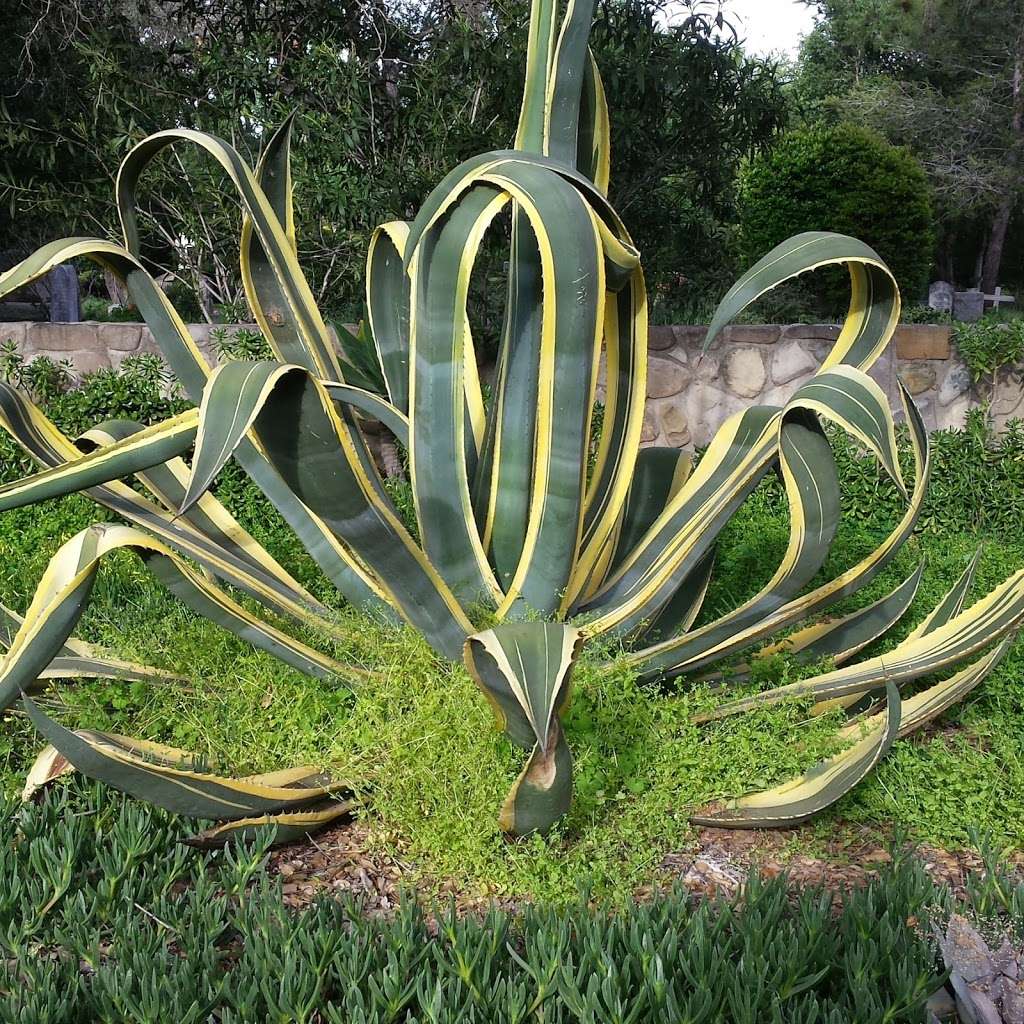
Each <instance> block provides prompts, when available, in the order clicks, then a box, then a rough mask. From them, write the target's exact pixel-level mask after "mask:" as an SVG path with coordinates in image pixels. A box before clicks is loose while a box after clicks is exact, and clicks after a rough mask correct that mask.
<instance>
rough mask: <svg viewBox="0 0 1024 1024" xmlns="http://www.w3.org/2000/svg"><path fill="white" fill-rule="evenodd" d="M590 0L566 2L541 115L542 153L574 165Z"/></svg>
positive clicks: (590, 19) (591, 17) (587, 55)
mask: <svg viewBox="0 0 1024 1024" xmlns="http://www.w3.org/2000/svg"><path fill="white" fill-rule="evenodd" d="M593 20H594V0H569V2H568V4H567V6H566V10H565V15H564V16H563V18H562V27H561V30H560V31H559V33H558V42H557V44H556V45H555V52H554V59H553V61H552V65H551V72H550V78H549V80H548V89H547V98H546V101H545V112H544V114H545V116H544V152H545V153H547V155H548V156H550V157H554V158H555V159H556V160H561V161H563V162H564V163H567V164H570V165H572V166H575V165H576V159H577V156H576V152H577V139H578V137H579V130H580V106H581V99H582V96H583V85H584V80H585V78H586V75H587V71H588V69H589V67H590V49H589V47H588V46H587V40H588V39H589V38H590V25H591V23H592V22H593Z"/></svg>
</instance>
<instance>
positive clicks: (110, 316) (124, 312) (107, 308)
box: [82, 295, 142, 324]
mask: <svg viewBox="0 0 1024 1024" xmlns="http://www.w3.org/2000/svg"><path fill="white" fill-rule="evenodd" d="M82 319H83V320H95V321H97V322H99V323H113V324H124V323H141V322H142V317H141V316H140V315H139V311H138V310H137V309H136V308H135V307H134V306H119V305H117V304H115V303H111V302H110V301H109V300H108V299H101V298H98V297H97V296H95V295H87V296H86V297H85V298H84V299H82Z"/></svg>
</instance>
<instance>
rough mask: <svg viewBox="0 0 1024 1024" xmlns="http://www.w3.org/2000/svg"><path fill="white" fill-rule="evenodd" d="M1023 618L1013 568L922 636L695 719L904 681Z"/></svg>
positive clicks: (1022, 586)
mask: <svg viewBox="0 0 1024 1024" xmlns="http://www.w3.org/2000/svg"><path fill="white" fill-rule="evenodd" d="M1022 619H1024V570H1021V571H1020V572H1017V573H1015V574H1014V575H1013V576H1011V577H1010V578H1009V579H1007V580H1005V581H1004V582H1003V583H1001V584H1000V585H999V586H998V587H996V588H995V589H994V590H993V591H991V592H990V593H989V594H988V595H986V596H985V597H984V598H982V599H981V600H980V601H977V602H976V603H975V604H973V605H971V607H970V608H968V609H967V610H966V611H962V612H960V614H959V615H955V616H953V617H952V618H951V619H949V621H948V622H946V623H945V624H944V625H942V626H939V627H937V628H936V629H934V630H932V631H931V632H929V633H927V634H926V635H924V636H917V637H913V638H908V639H906V640H904V641H903V642H902V643H900V644H897V645H896V647H894V648H893V649H892V650H891V651H889V652H888V653H887V654H881V655H878V656H877V657H875V658H868V659H867V660H866V661H863V662H860V663H859V664H856V665H849V666H847V667H845V668H839V669H835V670H834V671H832V672H825V673H823V674H822V675H819V676H815V677H813V678H811V679H804V680H801V681H800V682H798V683H790V684H789V685H787V686H780V687H776V688H775V689H773V690H766V691H765V692H763V693H759V694H756V695H755V696H753V697H746V698H744V699H742V700H736V701H731V702H729V703H728V704H724V705H722V706H721V707H718V708H715V710H714V711H710V712H708V713H707V714H705V715H701V716H700V718H699V720H701V721H705V720H709V719H713V718H724V717H725V716H727V715H734V714H737V713H738V712H740V711H747V710H750V709H752V708H755V707H760V706H762V705H765V704H774V703H776V702H777V701H780V700H785V699H787V698H788V697H793V696H805V695H806V696H812V697H814V698H815V699H816V700H830V699H832V698H836V697H847V696H850V695H851V694H861V693H867V692H868V691H870V690H873V689H876V688H877V687H880V686H881V685H882V684H883V683H885V682H889V681H892V682H896V683H900V684H901V683H904V682H910V681H911V680H913V679H920V678H921V677H922V676H927V675H931V674H932V673H933V672H938V671H941V670H942V669H944V668H946V667H947V666H949V665H955V664H956V663H957V662H960V661H965V660H966V659H967V658H970V657H971V656H972V655H973V654H976V653H977V652H978V651H980V650H983V649H984V648H985V647H988V646H989V645H990V644H991V643H993V642H994V641H996V640H998V639H1000V637H1003V636H1005V635H1006V634H1007V633H1010V632H1012V631H1013V630H1015V629H1016V628H1017V627H1018V626H1019V624H1020V622H1021V620H1022Z"/></svg>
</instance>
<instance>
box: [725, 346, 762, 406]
mask: <svg viewBox="0 0 1024 1024" xmlns="http://www.w3.org/2000/svg"><path fill="white" fill-rule="evenodd" d="M766 376H767V374H766V373H765V368H764V359H763V358H762V357H761V353H760V352H759V351H758V350H757V349H756V348H737V349H733V350H732V351H731V352H730V353H729V354H728V355H727V356H726V357H725V359H724V360H723V362H722V378H723V379H724V381H725V385H726V387H727V388H728V389H729V390H730V391H731V392H732V393H733V394H734V395H739V396H740V397H741V398H756V397H757V396H758V395H759V394H761V389H762V388H763V387H764V382H765V378H766Z"/></svg>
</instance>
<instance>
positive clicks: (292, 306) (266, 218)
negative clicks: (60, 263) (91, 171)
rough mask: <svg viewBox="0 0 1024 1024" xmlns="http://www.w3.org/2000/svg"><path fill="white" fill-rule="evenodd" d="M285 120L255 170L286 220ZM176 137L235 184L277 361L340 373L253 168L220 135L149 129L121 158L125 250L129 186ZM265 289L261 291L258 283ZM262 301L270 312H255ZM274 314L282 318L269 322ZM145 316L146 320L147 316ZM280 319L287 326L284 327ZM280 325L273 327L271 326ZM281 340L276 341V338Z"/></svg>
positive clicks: (331, 376) (253, 297)
mask: <svg viewBox="0 0 1024 1024" xmlns="http://www.w3.org/2000/svg"><path fill="white" fill-rule="evenodd" d="M290 130H291V121H290V120H289V121H286V122H285V124H284V126H282V128H281V129H280V130H279V131H278V133H277V135H275V137H274V138H273V140H272V143H271V146H270V147H268V150H267V152H266V153H265V154H264V161H263V166H262V173H263V175H264V176H265V177H267V178H272V179H273V181H274V189H273V194H274V196H275V198H276V200H277V202H278V204H279V206H284V207H286V208H287V209H286V210H282V212H286V217H285V221H286V223H287V222H288V221H289V220H290V209H291V200H290V191H291V189H290V186H289V185H288V172H287V153H288V147H287V141H288V135H289V133H290ZM176 142H188V143H191V144H192V145H194V146H197V147H199V148H200V149H202V150H204V151H205V152H206V153H208V154H209V155H210V156H212V157H213V159H214V160H216V161H217V163H218V164H220V166H221V167H222V168H223V169H224V170H225V171H226V172H227V174H228V177H229V178H230V179H231V182H232V184H233V185H234V186H235V188H236V190H237V192H238V197H239V199H240V201H241V203H242V208H243V210H244V212H245V214H246V217H247V218H248V222H249V223H250V224H251V229H250V230H251V233H252V235H254V236H255V238H256V239H257V240H258V242H259V249H258V250H257V249H255V248H254V247H253V245H252V244H248V245H247V246H246V248H245V249H244V250H243V262H245V261H246V260H247V261H248V263H249V274H250V281H249V284H250V286H251V287H253V288H254V289H256V290H254V292H253V293H252V294H249V293H247V297H248V298H249V299H250V301H252V302H254V306H253V312H254V313H256V312H257V309H258V308H259V309H260V310H261V313H259V314H257V315H258V316H260V315H262V316H263V322H262V323H261V326H263V325H264V324H265V325H266V326H267V329H268V332H267V335H266V337H267V341H268V342H269V343H270V344H271V346H272V347H274V348H275V349H276V351H275V354H276V355H277V356H278V358H279V359H281V360H282V361H286V360H294V361H295V362H296V363H298V364H299V365H301V366H305V367H307V368H308V369H309V370H310V371H311V372H313V373H315V374H316V375H317V376H318V377H320V378H324V379H327V380H343V379H344V378H343V376H342V373H341V365H340V363H339V361H338V355H337V352H336V350H335V348H334V344H333V342H332V340H331V335H330V331H329V330H328V328H327V324H326V323H324V320H323V317H322V316H321V315H320V311H319V310H318V309H317V306H316V302H315V300H314V299H313V294H312V292H311V291H310V288H309V285H308V283H307V282H306V279H305V277H304V276H303V274H302V270H301V268H300V267H299V263H298V260H297V259H296V258H295V252H294V247H293V238H294V235H293V236H292V239H289V236H288V232H287V231H286V229H285V227H284V226H283V225H282V223H281V220H280V218H279V216H278V210H275V208H274V206H273V205H272V203H271V201H270V199H268V197H267V195H266V194H265V193H264V191H263V189H262V188H260V184H259V182H258V180H257V177H256V175H255V174H254V173H253V171H252V169H251V168H250V167H249V165H248V164H247V163H246V162H245V161H244V160H243V159H242V158H241V157H240V156H239V155H238V153H237V152H236V151H235V150H234V149H233V148H232V147H231V146H229V145H228V144H227V143H226V142H224V141H223V140H222V139H218V138H216V137H215V136H213V135H207V134H205V133H204V132H197V131H193V130H192V129H190V128H172V129H169V130H168V131H162V132H156V133H155V134H153V135H150V136H149V137H148V138H145V139H143V140H142V142H140V143H138V145H136V146H135V148H134V149H132V151H131V152H130V153H129V154H128V155H127V156H126V157H125V158H124V160H123V161H122V163H121V167H120V169H119V170H118V172H117V185H116V192H117V208H118V213H119V214H120V216H121V225H122V227H123V228H124V237H125V247H126V248H127V249H128V250H129V251H130V252H132V253H139V252H140V244H139V232H138V226H137V218H136V213H135V206H136V204H135V193H136V189H137V187H138V183H139V179H140V177H141V176H142V173H143V172H144V171H145V169H146V167H147V166H148V165H149V164H150V163H151V162H152V161H153V159H154V158H155V157H156V156H157V154H159V153H160V152H161V151H162V150H164V149H166V148H167V147H168V146H170V145H172V144H174V143H176ZM261 288H262V289H266V291H265V292H263V293H261V292H260V291H259V289H261ZM264 301H266V302H267V305H268V310H269V315H267V314H263V313H262V307H263V303H264ZM275 320H280V321H281V323H280V324H277V323H272V321H275ZM147 322H148V321H147ZM286 324H287V331H285V330H283V328H284V327H285V325H286ZM275 332H279V333H275ZM282 345H285V346H286V347H284V348H282V347H280V346H282Z"/></svg>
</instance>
